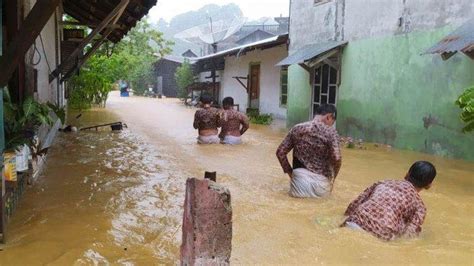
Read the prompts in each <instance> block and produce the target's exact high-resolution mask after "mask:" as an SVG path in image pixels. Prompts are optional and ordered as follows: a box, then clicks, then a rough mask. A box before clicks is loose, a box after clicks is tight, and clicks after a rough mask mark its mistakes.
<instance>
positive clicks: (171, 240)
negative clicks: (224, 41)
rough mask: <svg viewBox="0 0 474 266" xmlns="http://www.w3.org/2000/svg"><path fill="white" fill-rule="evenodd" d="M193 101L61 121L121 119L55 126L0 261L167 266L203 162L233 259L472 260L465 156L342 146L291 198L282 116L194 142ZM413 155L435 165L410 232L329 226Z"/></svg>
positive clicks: (135, 100) (131, 102) (118, 101)
mask: <svg viewBox="0 0 474 266" xmlns="http://www.w3.org/2000/svg"><path fill="white" fill-rule="evenodd" d="M195 110H196V109H194V108H188V107H185V106H184V105H183V104H182V103H181V102H179V101H178V100H175V99H154V98H144V97H130V98H120V97H119V96H118V93H117V92H113V93H112V94H111V96H110V98H109V101H108V103H107V108H106V109H102V110H101V109H95V110H91V111H87V112H84V113H83V115H82V117H81V118H79V119H78V120H75V119H74V118H73V119H70V123H71V124H74V125H77V126H78V127H85V126H89V125H95V124H100V123H108V122H115V121H122V122H124V123H126V124H127V125H128V129H125V130H124V131H123V132H120V133H112V132H110V131H99V132H95V131H90V132H79V133H70V134H66V133H61V134H59V136H58V138H57V139H56V140H55V144H54V146H53V148H52V149H51V150H50V152H49V155H48V161H47V167H46V170H45V171H44V172H43V174H42V175H41V176H40V178H39V179H38V180H37V182H36V183H35V184H33V186H31V187H30V188H29V189H28V190H27V192H26V194H25V196H24V197H23V199H22V200H21V202H20V204H19V207H18V210H17V211H16V213H15V214H14V216H13V218H12V220H11V221H10V223H9V224H8V235H7V244H6V245H4V246H2V250H3V251H0V265H28V264H53V265H64V264H66V265H67V264H78V265H81V264H91V263H99V264H105V263H111V264H127V265H130V264H137V265H151V264H176V263H177V262H178V260H179V246H180V244H181V223H182V205H183V202H184V188H185V181H186V179H187V178H189V177H198V178H202V176H203V174H204V171H216V172H217V181H218V183H220V184H222V185H224V186H226V187H227V188H229V189H230V192H231V195H232V207H233V239H232V245H233V249H232V258H231V262H232V263H233V264H255V263H268V264H274V263H280V264H282V263H283V264H284V263H293V264H296V263H298V264H314V263H317V264H329V263H331V264H335V263H341V264H342V263H360V264H366V263H373V264H386V263H396V264H407V263H410V264H428V263H436V264H448V263H449V264H453V263H458V264H463V263H466V262H468V261H472V260H473V257H472V254H473V253H472V251H473V249H474V244H473V243H474V235H473V232H474V225H473V223H472V221H473V218H474V215H473V211H474V210H473V203H472V202H473V199H474V197H473V195H472V189H473V187H474V179H473V173H474V163H469V162H465V161H458V160H450V159H444V158H440V157H435V156H431V155H427V154H421V153H415V152H408V151H398V150H395V149H393V150H387V149H386V148H382V147H379V148H375V147H372V148H369V149H368V150H357V149H344V150H343V157H342V158H343V159H342V169H341V172H340V174H339V176H338V178H337V179H336V183H335V187H334V191H333V194H332V195H331V196H330V197H329V198H327V199H294V198H291V197H289V196H288V194H287V191H288V188H289V181H288V177H287V176H286V175H285V174H283V172H282V170H281V168H280V166H279V164H278V161H277V159H276V157H275V151H276V148H277V146H278V145H279V143H280V142H281V140H282V139H283V138H284V136H285V134H286V129H285V128H284V125H283V123H279V122H278V121H277V122H276V125H273V126H268V127H267V126H258V125H253V124H252V125H251V127H250V130H249V131H248V133H247V134H246V135H244V138H243V140H244V144H243V145H240V146H224V145H211V146H199V145H197V144H196V139H195V138H196V131H195V130H194V129H193V127H192V121H193V116H194V112H195ZM70 116H71V117H74V115H70ZM371 146H372V145H371ZM417 160H429V161H431V162H433V164H434V165H436V168H437V169H438V176H437V177H436V179H435V181H434V183H433V187H432V188H431V189H430V190H428V191H423V192H421V197H422V198H423V200H424V202H425V204H426V207H427V209H428V215H427V217H426V220H425V223H424V224H423V231H422V234H421V237H420V238H419V239H412V240H397V241H393V242H390V243H387V242H382V241H381V240H378V239H377V238H375V237H373V236H371V235H369V234H367V233H364V232H356V231H352V230H350V229H347V228H339V224H340V223H341V222H342V221H343V215H342V214H343V212H344V210H345V208H346V207H347V205H348V204H349V203H350V201H351V200H352V199H354V198H355V197H356V196H357V195H358V194H359V193H360V192H361V191H362V190H363V189H365V188H366V187H367V186H369V185H371V184H372V183H373V182H375V181H378V180H380V179H401V178H402V177H403V176H405V173H406V171H407V169H408V167H409V166H410V165H411V164H412V163H413V162H414V161H417ZM388 260H389V261H388Z"/></svg>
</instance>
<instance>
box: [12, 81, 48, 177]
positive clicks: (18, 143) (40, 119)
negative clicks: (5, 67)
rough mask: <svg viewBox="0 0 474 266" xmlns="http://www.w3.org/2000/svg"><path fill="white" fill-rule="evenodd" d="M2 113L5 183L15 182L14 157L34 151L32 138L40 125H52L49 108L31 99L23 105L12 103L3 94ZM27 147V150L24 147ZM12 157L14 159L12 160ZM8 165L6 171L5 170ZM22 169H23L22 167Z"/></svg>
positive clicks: (27, 99) (23, 155) (26, 100)
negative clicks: (3, 119)
mask: <svg viewBox="0 0 474 266" xmlns="http://www.w3.org/2000/svg"><path fill="white" fill-rule="evenodd" d="M3 96H4V97H3V111H4V118H5V121H4V127H5V152H4V158H5V170H9V172H8V173H7V172H6V171H5V180H6V181H16V171H17V167H16V157H17V154H18V156H20V157H22V158H25V156H26V157H28V156H29V155H26V154H25V153H28V150H30V149H31V150H34V149H33V148H34V146H35V142H34V137H35V135H36V133H37V131H38V129H39V127H40V126H41V125H52V123H53V121H52V118H51V117H50V115H49V113H50V111H51V110H50V108H49V107H48V106H47V105H46V104H42V103H39V102H37V101H35V100H34V99H33V98H32V97H28V98H26V99H25V100H24V101H23V103H21V104H16V103H13V102H12V100H11V97H10V94H9V93H8V90H6V89H5V90H4V93H3ZM25 146H27V147H28V149H25V148H24V147H25ZM13 157H14V159H13ZM7 165H8V169H7ZM22 168H24V167H22Z"/></svg>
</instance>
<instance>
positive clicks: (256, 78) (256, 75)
mask: <svg viewBox="0 0 474 266" xmlns="http://www.w3.org/2000/svg"><path fill="white" fill-rule="evenodd" d="M259 97H260V65H251V66H250V88H249V98H250V108H258V106H259Z"/></svg>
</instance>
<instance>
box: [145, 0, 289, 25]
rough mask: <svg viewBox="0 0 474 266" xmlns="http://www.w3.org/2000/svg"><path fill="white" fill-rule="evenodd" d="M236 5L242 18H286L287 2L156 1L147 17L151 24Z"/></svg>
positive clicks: (286, 0)
mask: <svg viewBox="0 0 474 266" xmlns="http://www.w3.org/2000/svg"><path fill="white" fill-rule="evenodd" d="M229 3H235V4H237V5H238V6H239V7H240V9H241V10H242V12H243V13H244V16H245V17H247V18H249V19H257V18H261V17H278V16H280V14H282V15H283V16H288V8H289V0H201V1H198V0H158V3H157V4H156V6H155V7H153V8H152V9H151V10H150V13H149V17H150V19H151V20H152V21H153V22H156V21H158V20H159V19H160V18H164V19H165V20H166V21H168V22H169V21H170V19H171V18H173V17H174V16H176V15H179V14H181V13H184V12H188V11H193V10H197V9H199V8H201V7H203V6H205V5H207V4H217V5H225V4H229Z"/></svg>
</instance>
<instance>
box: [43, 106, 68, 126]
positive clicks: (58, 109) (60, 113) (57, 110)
mask: <svg viewBox="0 0 474 266" xmlns="http://www.w3.org/2000/svg"><path fill="white" fill-rule="evenodd" d="M46 105H47V106H48V107H49V109H51V111H53V112H54V114H56V116H57V117H58V118H59V120H61V123H62V124H64V123H65V122H66V107H65V106H59V105H58V104H52V103H47V104H46Z"/></svg>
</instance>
